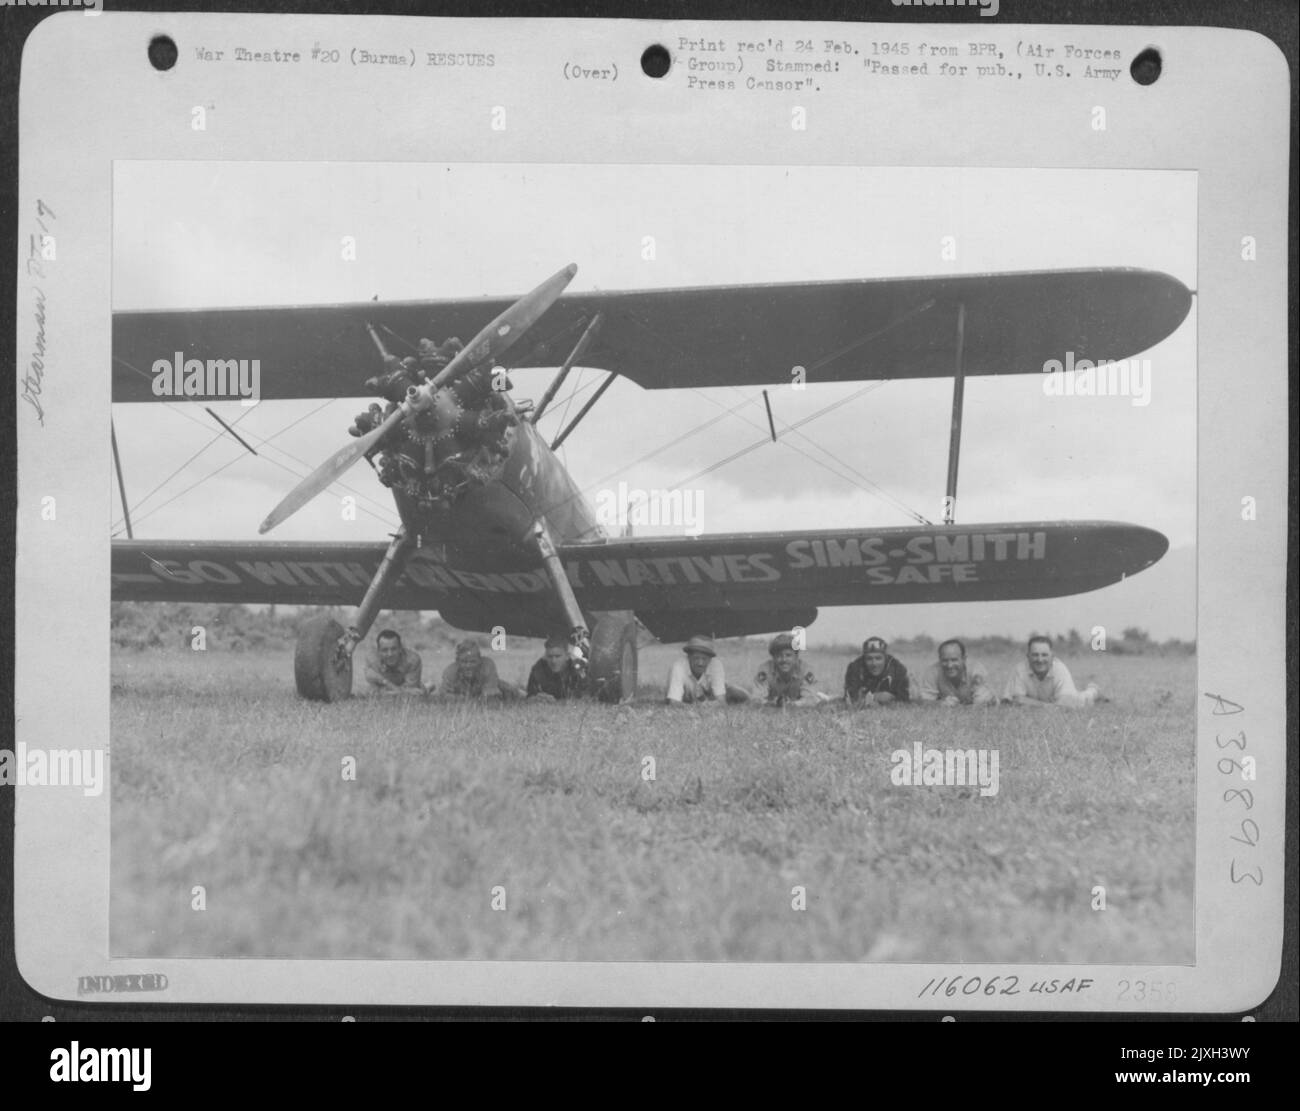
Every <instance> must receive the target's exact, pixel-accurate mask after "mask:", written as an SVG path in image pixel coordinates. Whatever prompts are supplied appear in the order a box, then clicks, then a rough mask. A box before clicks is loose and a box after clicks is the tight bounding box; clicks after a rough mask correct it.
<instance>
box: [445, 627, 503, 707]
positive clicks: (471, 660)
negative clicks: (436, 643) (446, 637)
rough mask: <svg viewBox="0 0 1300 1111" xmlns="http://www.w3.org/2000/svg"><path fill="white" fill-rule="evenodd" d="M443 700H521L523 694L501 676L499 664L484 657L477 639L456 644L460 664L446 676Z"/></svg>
mask: <svg viewBox="0 0 1300 1111" xmlns="http://www.w3.org/2000/svg"><path fill="white" fill-rule="evenodd" d="M438 696H439V697H440V698H449V699H457V700H472V701H476V702H479V701H488V700H497V699H501V700H509V699H511V698H518V697H519V691H518V690H516V689H515V688H514V687H512V686H511V685H510V684H509V683H504V682H502V681H501V679H500V678H499V677H498V676H497V665H496V664H494V663H493V662H492V661H491V660H490V659H489V658H488V657H486V656H484V655H483V650H482V649H481V648H480V647H479V643H478V641H476V640H462V641H461V642H460V643H459V644H458V645H456V661H455V663H450V664H448V665H447V668H446V670H445V671H443V673H442V684H441V686H440V687H439V688H438Z"/></svg>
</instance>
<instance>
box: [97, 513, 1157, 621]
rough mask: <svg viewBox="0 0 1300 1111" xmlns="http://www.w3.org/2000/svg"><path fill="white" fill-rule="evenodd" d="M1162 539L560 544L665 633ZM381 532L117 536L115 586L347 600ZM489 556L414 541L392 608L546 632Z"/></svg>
mask: <svg viewBox="0 0 1300 1111" xmlns="http://www.w3.org/2000/svg"><path fill="white" fill-rule="evenodd" d="M1168 547H1169V542H1168V541H1167V540H1166V539H1165V537H1164V536H1162V535H1161V534H1160V533H1158V532H1155V531H1153V530H1152V529H1148V528H1142V527H1141V526H1138V525H1128V524H1120V523H1116V522H1111V521H1057V522H1039V523H1033V522H1031V523H1016V524H991V525H966V526H956V525H944V526H928V527H914V528H886V529H871V530H845V531H811V532H771V533H735V534H722V535H713V536H701V537H698V538H694V539H692V538H689V537H644V538H618V539H611V540H605V541H599V542H596V543H584V544H565V545H561V546H560V549H559V555H560V559H561V561H562V562H563V564H564V567H565V570H566V571H567V573H568V577H569V582H570V584H571V585H572V587H573V590H574V593H575V595H576V596H577V599H578V602H579V604H580V605H581V606H582V608H583V610H584V611H586V612H588V613H601V612H607V611H613V610H631V611H633V612H634V613H635V614H636V615H637V617H638V618H639V619H640V620H641V622H642V623H643V624H644V625H645V626H646V628H648V629H649V630H650V631H651V632H652V633H654V634H655V635H656V636H657V637H659V638H660V639H661V640H664V641H679V640H685V639H686V638H687V637H689V636H692V635H694V634H696V633H712V634H713V635H714V636H742V635H749V634H756V633H765V632H773V631H777V630H780V629H788V628H790V627H792V626H794V625H803V626H807V625H809V624H810V623H811V622H812V621H813V620H814V619H815V618H816V616H817V608H818V607H819V606H862V605H899V604H908V603H920V602H983V601H996V600H1011V599H1020V598H1055V597H1060V596H1063V595H1067V594H1081V593H1084V592H1085V591H1089V590H1097V589H1098V588H1100V587H1103V586H1109V585H1110V584H1112V583H1116V582H1119V581H1120V580H1122V579H1124V578H1126V577H1127V576H1129V575H1133V574H1136V573H1137V572H1139V571H1142V570H1144V569H1145V568H1147V567H1150V566H1151V565H1152V564H1153V563H1155V562H1156V561H1157V560H1158V559H1160V557H1161V556H1163V555H1164V554H1165V551H1166V550H1167V549H1168ZM384 551H385V545H384V544H382V543H374V544H350V543H349V544H340V543H302V542H297V543H273V542H272V543H267V542H229V541H207V542H205V541H188V540H187V541H175V540H162V541H148V540H115V541H113V552H112V582H113V586H112V597H113V599H114V600H115V601H192V602H226V603H241V602H242V603H258V602H263V603H266V602H276V603H284V604H291V605H337V606H348V605H356V604H358V603H359V602H360V601H361V598H362V595H364V593H365V590H366V586H367V585H368V584H369V582H370V578H371V576H372V575H373V574H374V572H375V570H376V568H377V567H378V565H379V561H380V560H381V559H382V557H383V554H384ZM485 567H490V565H488V564H486V563H485V561H484V559H483V556H482V553H477V554H475V555H472V556H471V555H465V556H463V557H461V558H457V557H455V556H453V555H452V554H451V553H439V552H436V551H434V550H431V549H427V548H426V549H421V550H420V551H418V552H416V553H415V555H413V556H412V558H411V560H410V562H409V563H408V564H407V566H406V569H405V570H404V571H403V573H402V576H401V578H400V579H399V580H398V581H397V583H396V584H395V585H394V587H393V588H392V590H391V592H390V594H389V597H388V598H387V599H386V600H385V603H386V604H385V608H387V609H422V610H437V611H438V612H439V613H440V614H441V615H442V616H443V618H444V619H445V620H446V621H448V622H449V623H451V624H452V625H455V626H457V627H459V628H463V629H472V630H479V631H489V630H491V629H493V628H495V627H496V626H502V627H504V628H505V629H506V630H507V632H509V633H511V634H512V635H518V636H545V635H549V633H551V632H553V631H555V629H556V628H558V627H560V626H561V625H562V624H563V619H562V615H561V611H560V609H559V607H558V606H557V605H556V603H555V601H554V591H553V590H552V589H551V587H550V584H549V582H548V580H547V578H546V574H545V571H544V570H543V569H542V568H541V567H540V566H535V565H527V566H525V565H520V566H518V567H512V568H506V567H491V568H490V569H488V570H485V569H484V568H485Z"/></svg>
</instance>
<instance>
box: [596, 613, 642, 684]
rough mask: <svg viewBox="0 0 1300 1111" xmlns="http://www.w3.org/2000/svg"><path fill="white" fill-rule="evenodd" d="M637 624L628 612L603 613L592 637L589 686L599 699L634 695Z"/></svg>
mask: <svg viewBox="0 0 1300 1111" xmlns="http://www.w3.org/2000/svg"><path fill="white" fill-rule="evenodd" d="M636 672H637V623H636V618H635V617H634V616H633V615H632V614H631V613H606V614H603V615H602V616H601V617H600V619H599V620H598V621H597V622H596V628H595V631H594V632H593V633H592V636H591V689H592V691H594V692H595V694H596V697H597V698H599V699H600V700H601V701H602V702H630V701H632V699H633V698H635V697H636V682H637V675H636Z"/></svg>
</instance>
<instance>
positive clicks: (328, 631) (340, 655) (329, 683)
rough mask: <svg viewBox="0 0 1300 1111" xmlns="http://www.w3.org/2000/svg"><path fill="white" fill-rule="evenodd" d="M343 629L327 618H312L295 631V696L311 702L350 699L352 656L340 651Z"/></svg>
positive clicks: (341, 648) (341, 649)
mask: <svg viewBox="0 0 1300 1111" xmlns="http://www.w3.org/2000/svg"><path fill="white" fill-rule="evenodd" d="M343 635H344V632H343V626H342V625H340V624H339V623H338V622H337V621H334V620H332V619H331V618H328V617H313V618H310V619H309V620H308V621H306V622H305V623H304V624H303V625H302V627H301V628H300V629H299V630H298V645H297V647H296V648H295V650H294V653H293V677H294V679H295V681H296V682H297V684H298V693H299V694H300V695H301V696H302V697H303V698H306V699H309V700H310V701H312V702H341V701H343V699H345V698H351V697H352V653H351V652H346V651H344V650H343V647H342V644H341V641H342V640H343Z"/></svg>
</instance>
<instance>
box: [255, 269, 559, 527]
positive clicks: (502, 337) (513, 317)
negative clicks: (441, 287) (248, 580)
mask: <svg viewBox="0 0 1300 1111" xmlns="http://www.w3.org/2000/svg"><path fill="white" fill-rule="evenodd" d="M577 272H578V268H577V266H575V265H573V264H572V263H570V264H569V265H568V266H566V267H565V268H564V269H563V270H560V271H558V272H557V273H555V274H552V275H551V276H550V277H549V278H547V279H546V281H544V282H542V284H541V285H539V286H538V287H537V288H536V289H534V290H533V291H532V292H531V293H527V294H525V295H524V296H523V297H521V298H520V299H519V300H518V301H516V302H515V303H514V304H513V305H511V306H510V307H509V308H508V309H506V310H505V312H503V313H502V314H501V315H500V316H498V317H497V318H496V319H495V320H493V321H492V323H491V324H489V325H488V326H487V327H486V328H484V329H483V330H482V331H481V332H479V334H478V335H476V336H475V337H474V339H473V341H472V342H471V343H470V344H469V345H468V346H466V347H464V348H462V349H461V350H460V351H458V352H457V353H456V357H455V358H453V359H452V360H451V362H449V363H448V364H447V365H446V366H445V367H443V369H442V370H440V371H439V372H438V374H437V375H436V376H435V377H434V378H433V379H432V380H430V381H428V382H426V383H425V384H424V385H422V386H412V387H411V388H410V389H409V390H407V393H406V400H405V401H403V402H402V403H401V405H399V406H398V407H397V408H396V409H394V410H393V411H392V412H391V413H390V414H389V415H388V417H387V418H386V419H385V420H384V423H383V424H381V425H380V426H379V427H378V428H376V429H374V431H372V432H368V433H367V434H366V435H365V436H362V437H360V438H359V439H356V440H353V441H352V442H351V443H350V444H348V445H347V446H346V447H342V448H340V449H339V450H338V451H336V452H335V453H334V454H333V455H331V456H330V457H329V458H328V459H326V460H325V462H324V463H322V464H321V465H320V466H319V467H317V468H316V469H315V470H314V471H312V473H311V474H309V475H308V476H307V477H306V478H304V479H303V480H302V481H301V482H300V483H298V485H297V486H295V487H294V488H293V489H292V490H290V491H289V493H288V494H287V495H285V497H284V500H283V501H281V502H280V504H279V505H277V506H276V507H275V508H274V509H273V510H271V512H270V513H268V514H267V516H266V520H264V521H263V522H262V523H261V525H260V526H258V530H257V531H258V532H259V533H267V532H270V531H271V529H273V528H275V526H276V525H278V524H280V523H281V522H283V521H286V520H288V519H289V518H290V517H292V516H293V515H294V514H295V513H297V512H298V510H300V509H301V508H302V507H303V506H304V505H306V504H307V503H308V502H309V501H311V500H312V499H313V498H315V497H316V496H317V495H318V494H320V493H322V492H323V491H324V490H325V489H327V488H328V487H329V486H330V484H331V483H333V482H335V481H336V480H337V479H338V478H339V476H341V475H342V474H343V473H344V472H345V471H347V470H348V468H350V467H351V466H352V465H353V464H354V463H356V462H357V460H359V459H361V458H362V457H363V456H364V455H365V454H366V453H367V452H369V451H370V450H371V449H372V448H373V447H374V446H375V445H376V444H377V443H379V441H380V440H382V439H383V438H384V437H385V436H386V435H387V434H388V433H389V432H391V431H392V430H393V429H394V428H395V427H396V426H397V424H398V423H399V422H400V421H401V420H402V418H403V417H407V416H410V415H411V414H412V413H416V412H419V411H420V410H422V409H426V408H428V407H429V406H430V405H431V404H432V403H433V395H434V394H435V393H437V392H438V390H440V389H442V387H443V386H446V385H449V384H450V383H452V382H454V381H456V379H457V378H460V377H461V376H462V375H464V374H467V373H468V372H469V371H470V370H472V369H473V368H474V367H476V366H478V365H479V364H480V363H483V362H486V361H487V360H488V359H495V358H497V357H498V356H500V355H502V354H504V353H505V351H506V350H507V349H508V348H509V347H510V346H511V345H512V344H514V342H515V341H516V340H517V339H519V337H520V336H522V335H523V334H524V333H525V332H526V331H528V329H529V328H531V327H532V326H533V325H534V324H535V323H537V320H538V318H539V317H540V316H541V315H542V314H543V313H544V312H546V310H547V309H549V308H550V307H551V305H552V304H554V303H555V299H556V298H557V297H559V295H560V294H561V293H563V292H564V287H565V286H567V285H568V284H569V283H570V282H571V281H572V280H573V276H574V274H576V273H577Z"/></svg>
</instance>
